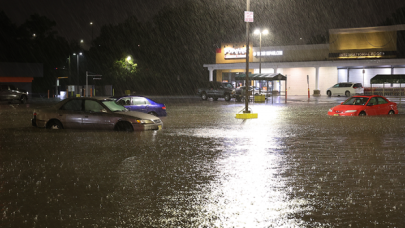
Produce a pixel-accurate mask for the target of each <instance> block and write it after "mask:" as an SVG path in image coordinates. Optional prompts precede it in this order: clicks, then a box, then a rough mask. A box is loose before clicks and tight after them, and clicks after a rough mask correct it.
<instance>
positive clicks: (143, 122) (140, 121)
mask: <svg viewBox="0 0 405 228" xmlns="http://www.w3.org/2000/svg"><path fill="white" fill-rule="evenodd" d="M136 122H137V123H140V124H153V123H154V122H153V121H152V120H136Z"/></svg>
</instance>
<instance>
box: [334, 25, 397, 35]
mask: <svg viewBox="0 0 405 228" xmlns="http://www.w3.org/2000/svg"><path fill="white" fill-rule="evenodd" d="M401 30H405V24H401V25H389V26H377V27H363V28H341V29H329V34H345V33H368V32H387V31H401Z"/></svg>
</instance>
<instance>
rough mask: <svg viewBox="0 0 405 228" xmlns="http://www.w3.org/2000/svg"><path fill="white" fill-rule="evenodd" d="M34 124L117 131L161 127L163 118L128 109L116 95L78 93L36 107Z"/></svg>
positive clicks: (53, 127) (51, 127)
mask: <svg viewBox="0 0 405 228" xmlns="http://www.w3.org/2000/svg"><path fill="white" fill-rule="evenodd" d="M31 122H32V125H33V126H37V127H45V128H48V129H62V128H76V129H78V128H82V129H105V130H117V131H134V130H160V129H162V127H163V122H162V121H161V119H160V118H158V117H156V116H153V115H149V114H146V113H141V112H134V111H128V110H127V109H126V108H125V107H124V106H122V105H119V104H117V103H115V101H114V100H113V99H104V98H88V97H75V98H67V99H65V100H63V101H60V102H59V103H57V104H56V105H54V106H53V107H50V108H44V109H39V110H34V113H33V118H32V121H31Z"/></svg>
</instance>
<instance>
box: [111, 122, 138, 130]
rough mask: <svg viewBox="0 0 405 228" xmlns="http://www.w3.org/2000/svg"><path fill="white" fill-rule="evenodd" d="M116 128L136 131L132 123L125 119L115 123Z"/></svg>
mask: <svg viewBox="0 0 405 228" xmlns="http://www.w3.org/2000/svg"><path fill="white" fill-rule="evenodd" d="M115 130H116V131H127V132H131V131H134V129H133V128H132V125H131V124H130V123H128V122H125V121H120V122H118V123H117V124H116V125H115Z"/></svg>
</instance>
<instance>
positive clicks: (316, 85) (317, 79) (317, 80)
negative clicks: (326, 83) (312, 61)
mask: <svg viewBox="0 0 405 228" xmlns="http://www.w3.org/2000/svg"><path fill="white" fill-rule="evenodd" d="M315 88H316V89H317V90H319V67H315Z"/></svg>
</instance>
